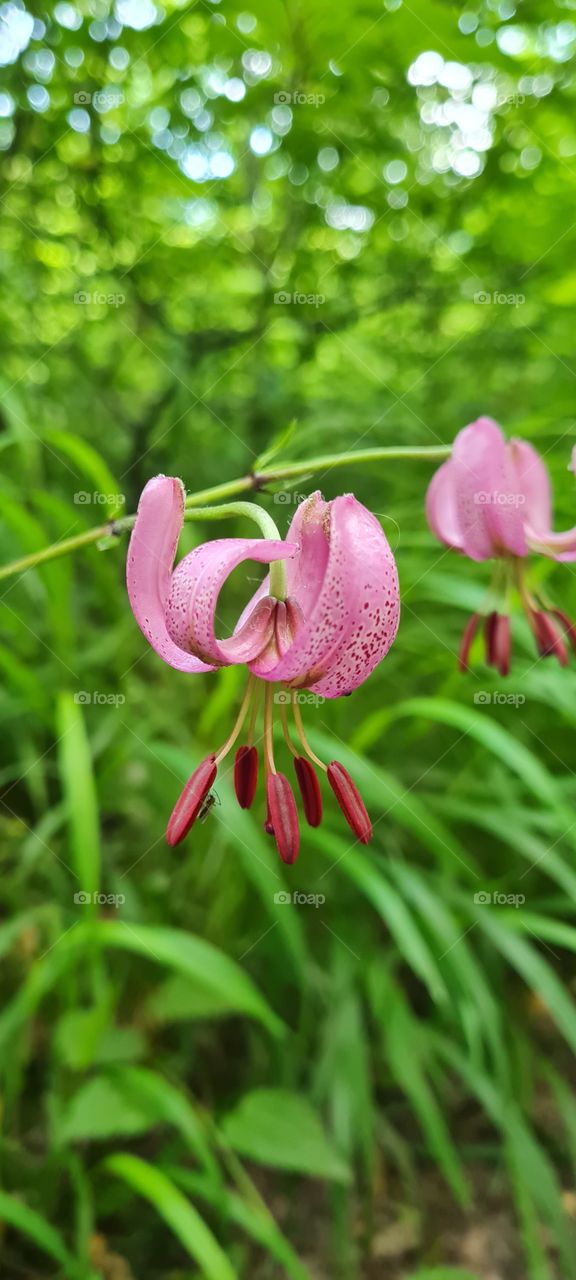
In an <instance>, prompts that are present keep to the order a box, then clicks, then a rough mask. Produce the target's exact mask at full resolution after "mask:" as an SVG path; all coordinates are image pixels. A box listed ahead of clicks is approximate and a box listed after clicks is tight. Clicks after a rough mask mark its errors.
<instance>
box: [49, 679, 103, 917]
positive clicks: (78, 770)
mask: <svg viewBox="0 0 576 1280" xmlns="http://www.w3.org/2000/svg"><path fill="white" fill-rule="evenodd" d="M57 729H58V736H59V743H58V763H59V769H60V777H61V781H62V789H63V792H64V796H65V800H66V804H67V811H68V824H69V829H70V850H71V854H72V862H73V868H74V872H75V874H76V879H77V883H76V884H75V885H74V890H73V892H78V891H80V892H83V893H86V894H90V896H92V895H93V894H94V893H95V892H96V891H97V890H98V889H99V885H100V830H99V823H98V799H97V795H96V785H95V782H94V773H93V769H92V757H91V754H90V747H89V744H88V737H87V734H86V729H85V727H84V719H83V716H82V707H81V705H80V704H79V703H77V702H74V699H73V697H72V695H71V694H70V693H62V694H61V695H60V697H59V700H58V716H57Z"/></svg>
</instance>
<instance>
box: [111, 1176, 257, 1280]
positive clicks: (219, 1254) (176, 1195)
mask: <svg viewBox="0 0 576 1280" xmlns="http://www.w3.org/2000/svg"><path fill="white" fill-rule="evenodd" d="M104 1168H105V1169H107V1171H108V1172H109V1173H112V1174H114V1176H115V1177H117V1178H121V1179H122V1181H123V1182H126V1183H127V1184H128V1186H129V1187H131V1188H132V1190H133V1191H135V1192H136V1193H137V1195H140V1196H143V1198H144V1199H145V1200H147V1201H148V1203H149V1204H151V1205H152V1206H153V1208H154V1209H155V1210H156V1212H157V1213H158V1214H159V1215H160V1217H161V1218H163V1220H164V1222H165V1223H166V1225H167V1226H168V1227H169V1228H170V1230H171V1231H172V1233H173V1235H175V1236H176V1238H177V1239H178V1240H179V1241H180V1243H181V1244H182V1245H183V1246H184V1248H185V1249H186V1252H187V1253H188V1254H189V1256H190V1257H191V1258H192V1259H193V1260H194V1262H196V1263H197V1265H198V1266H199V1267H200V1269H201V1274H202V1275H203V1276H205V1277H206V1280H239V1277H238V1272H237V1271H236V1270H235V1268H234V1267H233V1266H232V1264H231V1263H230V1262H229V1261H228V1259H227V1257H226V1255H225V1253H224V1252H223V1250H222V1248H221V1247H220V1245H219V1244H218V1241H217V1240H216V1237H215V1236H214V1235H213V1234H212V1232H211V1231H210V1229H209V1227H207V1226H206V1223H205V1222H204V1219H203V1218H202V1217H201V1216H200V1214H199V1213H198V1211H197V1210H196V1209H195V1208H194V1206H193V1205H191V1204H190V1201H189V1200H187V1199H186V1197H185V1196H183V1195H182V1192H181V1191H179V1190H178V1187H175V1186H174V1183H173V1182H172V1181H171V1180H170V1178H168V1177H167V1175H166V1174H165V1173H162V1171H161V1170H160V1169H155V1168H154V1167H153V1166H152V1165H150V1164H147V1162H146V1161H145V1160H140V1158H139V1157H138V1156H132V1155H128V1154H127V1153H123V1152H122V1153H120V1154H118V1155H113V1156H110V1157H109V1158H108V1159H107V1160H105V1161H104Z"/></svg>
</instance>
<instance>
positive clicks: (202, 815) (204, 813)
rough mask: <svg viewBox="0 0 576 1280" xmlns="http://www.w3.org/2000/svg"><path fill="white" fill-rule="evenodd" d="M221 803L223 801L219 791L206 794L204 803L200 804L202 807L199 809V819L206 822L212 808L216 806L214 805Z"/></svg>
mask: <svg viewBox="0 0 576 1280" xmlns="http://www.w3.org/2000/svg"><path fill="white" fill-rule="evenodd" d="M221 803H222V801H221V799H220V796H219V795H218V793H217V792H216V791H209V792H208V795H207V796H204V799H203V801H202V804H201V805H200V808H199V810H198V815H197V821H198V822H205V821H206V819H207V817H208V814H209V813H210V810H211V809H213V808H214V805H216V804H221Z"/></svg>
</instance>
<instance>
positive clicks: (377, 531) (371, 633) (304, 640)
mask: <svg viewBox="0 0 576 1280" xmlns="http://www.w3.org/2000/svg"><path fill="white" fill-rule="evenodd" d="M293 537H298V540H299V543H300V553H299V556H298V558H297V561H296V562H294V564H293V565H291V564H290V563H289V564H288V592H289V595H290V596H291V597H293V598H294V599H295V600H296V602H297V603H298V604H299V605H300V608H301V611H302V618H303V621H302V624H301V626H300V627H299V628H298V630H297V632H296V637H295V640H294V643H293V644H292V646H291V648H290V650H289V651H288V653H286V654H285V656H284V657H283V658H281V660H280V662H279V663H278V664H277V666H276V667H274V668H273V669H272V670H271V671H269V672H268V673H267V677H266V678H267V679H269V680H282V681H287V682H288V683H291V684H293V685H294V686H295V687H302V686H307V687H310V688H313V689H314V691H315V692H316V693H318V694H321V695H322V696H323V697H326V698H337V697H339V696H341V695H342V694H344V693H350V692H351V691H352V690H353V689H355V688H356V687H357V686H358V685H359V684H362V682H363V681H364V680H366V679H367V677H368V676H369V675H370V672H371V671H373V670H374V667H376V666H377V664H378V663H379V662H381V660H382V658H384V656H385V655H386V653H387V652H388V649H389V648H390V645H391V644H392V641H393V639H394V636H395V635H396V631H397V628H398V619H399V612H400V594H399V587H398V574H397V571H396V564H395V561H394V557H393V555H392V551H391V550H390V546H389V544H388V540H387V538H386V535H385V534H384V533H383V531H382V529H381V527H380V524H379V523H378V521H377V520H376V518H375V516H373V515H372V514H371V513H370V512H369V511H368V510H367V509H366V507H364V506H362V503H360V502H358V501H357V500H356V498H354V497H353V495H352V494H346V495H344V496H343V497H340V498H335V499H334V501H333V502H330V503H326V502H324V501H323V499H322V498H321V496H320V494H318V493H316V494H313V495H312V497H310V498H308V499H307V501H306V502H305V503H303V504H302V506H301V507H300V508H299V510H298V512H297V513H296V516H295V517H294V520H293V521H292V525H291V527H290V529H289V531H288V539H289V540H290V541H292V539H293Z"/></svg>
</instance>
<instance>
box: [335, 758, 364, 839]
mask: <svg viewBox="0 0 576 1280" xmlns="http://www.w3.org/2000/svg"><path fill="white" fill-rule="evenodd" d="M328 781H329V783H330V786H331V787H332V790H333V792H334V795H335V796H336V799H337V801H338V804H339V805H340V808H341V810H342V813H343V814H344V817H345V819H346V821H347V823H348V826H349V827H351V828H352V830H353V832H354V835H355V836H358V839H359V840H360V841H361V842H362V844H368V841H369V840H371V839H372V823H371V821H370V818H369V815H368V811H367V809H366V805H365V804H364V801H363V799H362V796H361V795H360V792H359V790H358V787H357V786H356V783H355V782H353V781H352V778H351V777H350V774H349V773H348V770H347V769H345V768H344V765H343V764H339V763H338V761H337V760H333V761H332V763H331V764H329V765H328Z"/></svg>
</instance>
